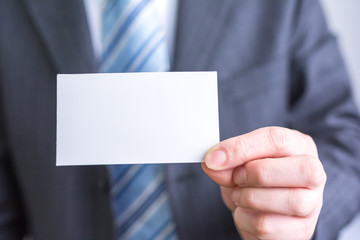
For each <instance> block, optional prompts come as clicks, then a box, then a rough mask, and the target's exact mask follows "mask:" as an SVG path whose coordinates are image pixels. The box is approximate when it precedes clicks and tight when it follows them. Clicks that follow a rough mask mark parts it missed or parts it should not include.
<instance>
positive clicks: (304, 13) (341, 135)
mask: <svg viewBox="0 0 360 240" xmlns="http://www.w3.org/2000/svg"><path fill="white" fill-rule="evenodd" d="M294 16H295V17H294V26H293V29H294V32H293V35H292V44H291V49H292V56H293V57H292V74H293V76H294V78H293V79H294V80H293V81H292V83H291V88H292V94H291V97H290V100H291V101H290V102H291V104H290V106H289V109H290V111H291V113H292V114H291V116H292V117H291V127H292V128H295V129H298V130H300V131H302V132H304V133H307V134H309V135H311V136H312V137H313V138H314V140H315V142H316V144H317V147H318V152H319V156H320V160H321V161H322V163H323V165H324V168H325V171H326V174H327V183H326V186H325V193H324V204H323V208H322V211H321V214H320V218H319V221H318V225H317V230H316V239H336V237H337V234H338V232H339V231H340V230H341V228H342V227H343V226H344V225H346V224H347V223H348V222H349V221H351V219H352V218H353V217H354V216H355V215H356V214H357V213H358V212H359V209H360V201H359V199H360V147H359V146H360V120H359V114H358V110H357V108H356V106H355V103H354V100H353V97H352V92H351V87H350V81H349V78H348V75H347V71H346V67H345V65H344V62H343V60H342V57H341V54H340V52H339V50H338V46H337V41H336V38H335V37H334V36H333V35H332V34H331V33H330V32H329V30H328V28H327V26H326V22H325V19H324V16H323V13H322V10H321V6H320V5H319V3H318V1H315V0H305V1H302V2H299V5H298V7H297V12H296V13H295V14H294Z"/></svg>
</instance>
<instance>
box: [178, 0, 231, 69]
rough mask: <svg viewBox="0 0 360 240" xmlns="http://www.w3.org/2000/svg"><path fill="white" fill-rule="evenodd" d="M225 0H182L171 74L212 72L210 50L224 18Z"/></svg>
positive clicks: (225, 10)
mask: <svg viewBox="0 0 360 240" xmlns="http://www.w3.org/2000/svg"><path fill="white" fill-rule="evenodd" d="M228 3H229V2H228V1H227V2H226V1H218V0H196V1H193V0H182V1H179V6H178V21H177V31H176V42H175V51H174V53H175V54H174V56H175V58H174V63H173V66H172V70H174V71H196V70H215V69H208V68H209V60H210V59H211V55H212V54H213V47H214V44H216V41H217V40H218V37H221V32H220V31H219V29H220V28H219V27H218V26H221V25H222V24H223V22H224V20H225V19H226V13H227V10H228V7H229V6H228V5H229V4H228Z"/></svg>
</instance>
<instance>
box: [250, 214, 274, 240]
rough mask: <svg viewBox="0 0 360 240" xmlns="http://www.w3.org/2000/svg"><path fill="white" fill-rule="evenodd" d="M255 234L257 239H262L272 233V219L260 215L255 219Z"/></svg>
mask: <svg viewBox="0 0 360 240" xmlns="http://www.w3.org/2000/svg"><path fill="white" fill-rule="evenodd" d="M254 233H255V235H256V237H258V238H260V239H262V238H266V236H268V235H270V233H271V224H270V219H269V218H268V217H267V216H266V215H259V216H258V217H257V218H256V219H255V226H254Z"/></svg>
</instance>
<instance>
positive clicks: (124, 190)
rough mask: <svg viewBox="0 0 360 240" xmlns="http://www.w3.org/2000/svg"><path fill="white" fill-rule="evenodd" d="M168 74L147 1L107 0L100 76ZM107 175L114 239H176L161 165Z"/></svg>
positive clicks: (121, 169)
mask: <svg viewBox="0 0 360 240" xmlns="http://www.w3.org/2000/svg"><path fill="white" fill-rule="evenodd" d="M168 70H169V61H168V53H167V49H166V44H165V35H164V31H163V28H162V26H160V25H159V21H158V16H157V15H156V12H155V9H154V6H153V3H152V1H151V0H107V1H106V5H105V7H104V14H103V56H102V59H101V63H100V72H156V71H168ZM139 151H141V146H139ZM109 171H110V175H111V178H112V189H111V194H112V198H113V210H114V216H115V223H114V224H115V236H116V239H136V240H138V239H159V240H160V239H169V240H176V239H177V234H176V231H175V224H174V222H173V218H172V214H171V209H170V202H169V195H168V192H167V188H166V181H165V170H164V166H163V165H116V166H109Z"/></svg>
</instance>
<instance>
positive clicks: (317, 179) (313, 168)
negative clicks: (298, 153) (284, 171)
mask: <svg viewBox="0 0 360 240" xmlns="http://www.w3.org/2000/svg"><path fill="white" fill-rule="evenodd" d="M301 172H302V175H303V176H304V177H305V178H306V181H307V185H308V186H309V187H317V186H320V185H322V184H324V183H325V181H326V174H325V171H324V168H323V167H322V164H321V162H320V161H319V159H317V158H315V157H311V156H306V157H304V160H303V161H302V165H301Z"/></svg>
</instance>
